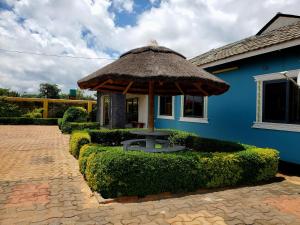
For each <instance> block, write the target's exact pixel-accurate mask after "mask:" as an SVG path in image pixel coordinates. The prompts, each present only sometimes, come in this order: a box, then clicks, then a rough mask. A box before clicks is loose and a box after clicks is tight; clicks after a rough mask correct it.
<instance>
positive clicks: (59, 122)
mask: <svg viewBox="0 0 300 225" xmlns="http://www.w3.org/2000/svg"><path fill="white" fill-rule="evenodd" d="M62 121H63V120H62V118H59V119H58V120H57V125H58V128H59V129H61V125H62Z"/></svg>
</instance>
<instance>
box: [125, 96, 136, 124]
mask: <svg viewBox="0 0 300 225" xmlns="http://www.w3.org/2000/svg"><path fill="white" fill-rule="evenodd" d="M138 120H139V99H138V98H128V99H126V121H127V123H132V122H138Z"/></svg>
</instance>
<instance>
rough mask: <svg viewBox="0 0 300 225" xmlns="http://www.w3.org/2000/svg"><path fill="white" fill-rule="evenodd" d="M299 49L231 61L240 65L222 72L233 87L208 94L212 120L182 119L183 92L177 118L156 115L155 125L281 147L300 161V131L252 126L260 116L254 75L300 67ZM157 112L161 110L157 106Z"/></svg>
mask: <svg viewBox="0 0 300 225" xmlns="http://www.w3.org/2000/svg"><path fill="white" fill-rule="evenodd" d="M297 52H299V49H289V50H287V51H281V52H276V53H272V54H269V55H264V56H259V57H255V58H252V59H248V60H244V61H240V62H235V64H231V66H238V67H239V69H238V70H235V71H230V72H226V73H222V74H219V75H218V76H219V77H220V78H221V79H223V80H225V81H226V82H228V83H229V84H230V86H231V87H230V90H229V91H228V92H226V93H225V94H223V95H220V96H212V97H209V98H208V120H209V123H208V124H201V123H192V122H182V121H179V117H180V96H176V97H175V120H167V119H158V118H156V119H155V126H156V127H157V128H174V129H179V130H186V131H190V132H195V133H197V134H199V135H201V136H203V137H210V138H218V139H223V140H231V141H237V142H242V143H247V144H253V145H257V146H260V147H271V148H276V149H277V150H279V151H280V157H281V159H282V160H284V161H288V162H294V163H298V164H300V145H299V142H300V133H299V132H288V131H275V130H267V129H255V128H252V125H253V122H254V121H255V120H256V82H255V81H254V78H253V76H256V75H260V74H267V73H274V72H279V71H285V70H293V69H299V68H300V55H299V54H297ZM227 67H228V66H227ZM210 69H212V70H215V69H217V68H209V70H210ZM156 106H157V99H156ZM155 112H156V114H157V107H156V110H155Z"/></svg>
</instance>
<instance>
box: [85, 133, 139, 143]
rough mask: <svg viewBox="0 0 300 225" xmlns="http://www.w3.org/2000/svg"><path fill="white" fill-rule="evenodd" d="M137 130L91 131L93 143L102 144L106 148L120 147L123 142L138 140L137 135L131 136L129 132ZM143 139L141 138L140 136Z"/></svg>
mask: <svg viewBox="0 0 300 225" xmlns="http://www.w3.org/2000/svg"><path fill="white" fill-rule="evenodd" d="M133 130H137V129H113V130H109V129H101V130H89V131H88V132H89V134H90V135H91V140H92V143H97V144H102V145H105V146H120V145H122V144H121V142H122V141H126V140H130V139H136V138H138V136H137V135H136V134H131V133H130V132H129V131H133ZM139 138H141V136H139Z"/></svg>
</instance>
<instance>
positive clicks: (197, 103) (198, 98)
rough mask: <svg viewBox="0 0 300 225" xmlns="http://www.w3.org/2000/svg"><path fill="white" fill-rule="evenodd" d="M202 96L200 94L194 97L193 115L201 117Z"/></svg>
mask: <svg viewBox="0 0 300 225" xmlns="http://www.w3.org/2000/svg"><path fill="white" fill-rule="evenodd" d="M203 108H204V98H203V97H201V96H195V97H194V117H203Z"/></svg>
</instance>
